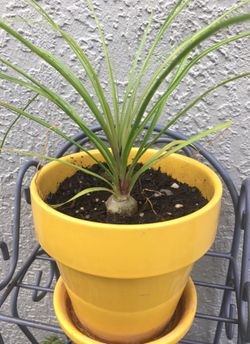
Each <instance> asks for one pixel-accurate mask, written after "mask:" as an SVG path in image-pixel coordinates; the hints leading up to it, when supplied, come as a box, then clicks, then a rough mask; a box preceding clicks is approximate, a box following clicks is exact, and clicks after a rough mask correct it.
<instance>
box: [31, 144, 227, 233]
mask: <svg viewBox="0 0 250 344" xmlns="http://www.w3.org/2000/svg"><path fill="white" fill-rule="evenodd" d="M135 149H136V148H133V150H135ZM90 151H91V154H93V155H94V154H95V153H97V152H98V153H99V151H98V150H96V149H93V150H90ZM151 151H156V149H148V150H147V152H151ZM85 154H86V153H84V152H79V153H73V154H69V155H66V156H64V157H62V158H61V159H68V158H69V157H71V156H76V155H81V156H82V155H85ZM171 157H177V158H178V159H181V160H188V161H192V164H193V165H194V166H197V167H198V168H200V169H202V170H203V171H205V173H207V174H208V175H209V176H210V178H211V180H212V181H213V184H214V194H213V196H212V198H211V199H210V200H209V201H208V203H207V204H206V205H205V206H203V207H202V208H200V209H198V210H196V211H194V212H193V213H190V214H188V215H185V216H181V217H179V218H176V219H172V220H167V221H161V222H151V223H146V224H112V223H103V222H95V221H88V220H84V219H79V218H75V217H73V216H70V215H66V214H63V213H61V212H59V211H58V210H56V209H54V208H52V207H51V206H50V205H48V204H47V203H46V202H45V201H44V200H43V199H42V198H41V196H40V194H39V192H38V189H37V186H36V177H37V174H38V173H46V170H48V169H50V168H51V167H52V166H53V165H57V164H59V162H58V161H52V162H50V163H48V164H46V165H45V166H43V167H42V169H41V170H39V171H38V172H37V173H36V174H35V176H34V177H33V179H32V181H31V184H30V192H31V193H32V196H33V198H34V199H35V200H36V202H37V203H38V204H39V206H41V207H42V208H43V209H44V210H45V211H46V212H49V213H51V214H52V215H53V216H57V217H61V218H62V219H65V220H66V221H71V222H73V223H76V224H78V225H79V224H84V223H87V225H88V226H89V227H93V228H96V226H97V225H98V224H99V225H100V224H101V226H102V228H105V229H106V230H108V229H110V230H113V229H115V227H117V226H118V227H119V229H120V230H132V229H133V230H134V229H143V230H145V229H150V228H152V224H154V228H155V229H157V228H161V227H166V225H171V226H172V225H175V224H177V223H178V224H181V223H182V222H186V221H188V220H191V219H195V218H196V217H199V216H201V215H202V214H204V213H206V212H207V211H208V210H209V209H211V208H213V207H214V206H215V205H216V204H217V203H218V202H219V201H220V199H221V195H222V183H221V180H220V178H219V177H218V175H217V174H216V173H215V172H214V171H213V170H212V169H211V168H210V167H208V166H207V165H205V164H204V163H201V162H200V161H197V160H195V159H192V158H190V157H187V156H184V155H181V154H176V153H173V154H171Z"/></svg>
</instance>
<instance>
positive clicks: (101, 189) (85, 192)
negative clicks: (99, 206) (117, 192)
mask: <svg viewBox="0 0 250 344" xmlns="http://www.w3.org/2000/svg"><path fill="white" fill-rule="evenodd" d="M97 191H107V192H110V193H113V191H112V190H110V189H107V188H104V187H93V188H87V189H84V190H82V191H80V192H78V193H77V194H76V195H75V196H73V197H71V198H70V199H68V200H67V201H65V202H62V203H58V204H53V205H51V204H50V206H51V207H52V208H55V209H56V208H60V207H61V206H62V205H64V204H67V203H69V202H72V201H74V200H75V199H77V198H79V197H82V196H85V195H87V194H88V193H91V192H97Z"/></svg>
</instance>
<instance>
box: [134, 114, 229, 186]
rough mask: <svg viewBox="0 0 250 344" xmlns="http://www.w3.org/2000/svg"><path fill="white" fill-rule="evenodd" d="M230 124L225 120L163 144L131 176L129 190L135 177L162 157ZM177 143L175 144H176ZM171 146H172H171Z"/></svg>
mask: <svg viewBox="0 0 250 344" xmlns="http://www.w3.org/2000/svg"><path fill="white" fill-rule="evenodd" d="M231 125H232V122H230V121H227V122H224V123H222V124H219V125H217V126H216V127H213V128H212V129H208V130H205V131H203V132H202V133H199V134H197V135H194V136H193V137H191V138H190V139H188V140H176V141H173V142H171V143H168V144H167V145H165V146H164V147H163V148H161V149H160V150H158V151H157V152H156V153H155V154H153V156H152V157H151V158H150V159H149V160H147V161H146V162H145V163H144V164H143V166H142V167H141V168H140V169H139V170H138V171H137V172H136V173H135V174H134V175H133V176H132V178H131V184H130V188H131V189H130V190H132V188H133V186H134V184H135V183H136V181H137V179H138V178H139V176H140V175H141V174H142V173H143V172H145V171H146V170H147V169H148V168H150V167H152V166H153V165H154V164H155V163H157V162H159V161H160V160H161V159H162V158H165V157H167V156H169V155H170V154H173V153H176V152H178V151H179V150H181V149H182V148H184V147H186V146H189V145H191V144H192V143H194V142H196V141H198V140H200V139H201V138H203V137H205V136H207V135H210V134H212V133H214V132H216V131H219V130H222V129H225V128H228V127H229V126H231ZM176 143H177V144H176ZM172 147H173V148H172Z"/></svg>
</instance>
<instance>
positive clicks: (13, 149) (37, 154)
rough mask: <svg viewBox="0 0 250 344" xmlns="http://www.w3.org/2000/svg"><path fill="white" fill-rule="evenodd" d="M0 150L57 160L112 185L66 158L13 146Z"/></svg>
mask: <svg viewBox="0 0 250 344" xmlns="http://www.w3.org/2000/svg"><path fill="white" fill-rule="evenodd" d="M0 152H5V153H16V154H20V155H27V156H33V157H37V158H39V159H44V160H49V161H57V162H59V163H60V164H63V165H66V166H69V167H73V168H74V169H76V170H78V171H81V172H83V173H85V174H89V175H91V176H93V177H95V178H98V179H100V180H102V181H104V182H105V183H107V184H108V185H109V186H111V187H112V184H111V183H110V182H109V181H108V180H107V179H106V178H104V177H102V176H100V175H99V174H97V173H94V172H92V171H90V170H88V169H86V168H84V167H82V166H79V165H76V164H72V163H71V162H69V161H66V160H62V159H58V158H53V157H51V156H48V155H44V154H40V153H37V152H27V151H23V150H19V149H15V148H0Z"/></svg>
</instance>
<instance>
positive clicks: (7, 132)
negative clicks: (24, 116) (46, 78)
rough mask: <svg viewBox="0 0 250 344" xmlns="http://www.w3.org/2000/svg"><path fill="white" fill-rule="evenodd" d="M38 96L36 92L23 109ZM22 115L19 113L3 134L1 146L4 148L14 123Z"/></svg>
mask: <svg viewBox="0 0 250 344" xmlns="http://www.w3.org/2000/svg"><path fill="white" fill-rule="evenodd" d="M37 97H38V94H35V95H34V97H32V98H31V99H30V100H29V101H28V103H27V104H26V105H25V106H24V108H23V109H22V110H23V111H25V110H26V109H27V108H28V107H29V106H30V105H31V104H32V103H33V102H34V101H35V100H36V98H37ZM20 117H21V114H19V115H18V116H17V117H16V118H15V119H14V121H13V122H12V123H11V124H10V126H9V127H8V128H7V130H6V132H5V134H4V136H3V139H2V142H1V144H0V148H3V146H4V145H5V142H6V140H7V137H8V135H9V133H10V131H11V129H12V128H13V127H14V125H15V124H16V122H17V121H18V120H19V118H20Z"/></svg>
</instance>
